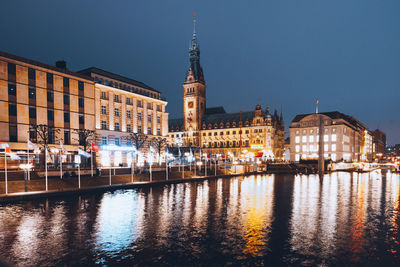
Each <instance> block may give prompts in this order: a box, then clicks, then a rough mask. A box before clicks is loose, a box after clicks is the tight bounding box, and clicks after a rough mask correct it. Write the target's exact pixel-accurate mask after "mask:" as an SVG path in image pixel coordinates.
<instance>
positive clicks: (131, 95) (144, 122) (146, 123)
mask: <svg viewBox="0 0 400 267" xmlns="http://www.w3.org/2000/svg"><path fill="white" fill-rule="evenodd" d="M79 73H80V74H84V75H87V76H89V77H91V79H94V81H95V109H96V120H95V129H96V134H97V136H96V142H97V144H98V145H100V147H101V150H102V151H101V153H99V155H98V158H97V160H98V163H99V164H100V165H103V166H110V165H112V166H121V165H122V166H130V164H131V162H132V146H131V144H130V143H129V140H128V139H127V137H128V136H129V135H130V134H131V133H143V134H145V135H148V140H150V139H151V138H154V137H167V135H168V113H166V111H165V107H166V105H167V102H166V101H165V100H163V99H162V98H161V93H160V92H159V91H157V90H155V89H153V88H151V87H150V86H148V85H146V84H144V83H142V82H139V81H136V80H133V79H130V78H127V77H123V76H121V75H117V74H114V73H111V72H108V71H105V70H102V69H98V68H94V67H92V68H88V69H85V70H82V71H79ZM147 149H148V146H146V147H144V148H143V149H142V152H143V151H144V150H146V151H147Z"/></svg>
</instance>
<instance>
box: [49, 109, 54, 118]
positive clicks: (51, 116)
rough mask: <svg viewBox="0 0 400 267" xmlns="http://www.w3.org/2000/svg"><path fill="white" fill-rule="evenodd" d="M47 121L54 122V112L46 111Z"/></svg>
mask: <svg viewBox="0 0 400 267" xmlns="http://www.w3.org/2000/svg"><path fill="white" fill-rule="evenodd" d="M47 120H48V121H54V110H51V109H50V110H47Z"/></svg>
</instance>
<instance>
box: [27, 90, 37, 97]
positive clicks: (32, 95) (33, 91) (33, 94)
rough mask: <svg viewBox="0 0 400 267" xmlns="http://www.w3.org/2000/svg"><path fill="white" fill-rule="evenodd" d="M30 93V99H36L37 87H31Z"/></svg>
mask: <svg viewBox="0 0 400 267" xmlns="http://www.w3.org/2000/svg"><path fill="white" fill-rule="evenodd" d="M28 94H29V98H30V99H36V89H35V88H29V90H28Z"/></svg>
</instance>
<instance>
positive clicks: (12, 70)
mask: <svg viewBox="0 0 400 267" xmlns="http://www.w3.org/2000/svg"><path fill="white" fill-rule="evenodd" d="M15 74H16V67H15V64H13V63H8V75H15Z"/></svg>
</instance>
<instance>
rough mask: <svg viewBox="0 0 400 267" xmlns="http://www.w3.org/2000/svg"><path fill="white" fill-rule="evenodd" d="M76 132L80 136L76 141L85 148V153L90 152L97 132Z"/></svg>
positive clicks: (80, 130)
mask: <svg viewBox="0 0 400 267" xmlns="http://www.w3.org/2000/svg"><path fill="white" fill-rule="evenodd" d="M74 132H75V133H77V134H78V138H74V139H75V141H77V142H78V144H79V145H80V146H83V150H84V151H86V152H88V148H90V147H91V145H92V142H94V141H95V138H96V133H95V131H93V130H88V129H75V130H74Z"/></svg>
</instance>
